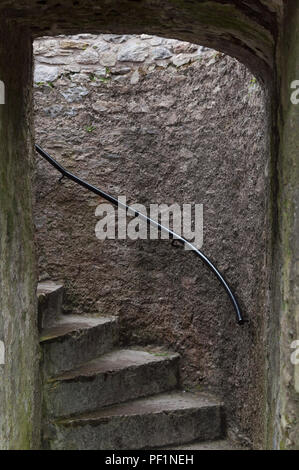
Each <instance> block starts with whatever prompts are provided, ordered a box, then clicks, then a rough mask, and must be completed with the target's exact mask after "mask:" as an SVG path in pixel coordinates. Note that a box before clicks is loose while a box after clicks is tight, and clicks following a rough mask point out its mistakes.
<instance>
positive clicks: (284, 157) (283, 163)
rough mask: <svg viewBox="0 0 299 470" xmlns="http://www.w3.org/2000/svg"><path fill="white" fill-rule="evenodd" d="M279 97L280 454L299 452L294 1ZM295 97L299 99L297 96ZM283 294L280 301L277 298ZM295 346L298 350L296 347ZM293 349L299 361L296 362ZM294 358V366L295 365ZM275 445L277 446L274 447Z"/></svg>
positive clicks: (298, 110) (297, 41) (298, 117)
mask: <svg viewBox="0 0 299 470" xmlns="http://www.w3.org/2000/svg"><path fill="white" fill-rule="evenodd" d="M279 74H280V79H281V97H280V103H281V105H280V113H281V117H282V118H281V120H279V123H278V124H279V134H280V139H281V140H280V155H279V157H280V159H279V163H278V191H279V207H278V224H277V241H278V243H277V246H276V248H277V252H278V253H279V255H280V258H279V264H278V266H279V267H280V270H279V271H278V272H279V276H278V279H277V281H278V283H277V284H278V289H277V290H276V294H277V295H276V297H275V300H276V302H275V312H276V313H277V317H278V318H277V319H278V324H277V329H276V330H277V336H276V337H277V343H278V344H279V350H277V351H276V357H277V354H278V359H277V363H276V369H275V372H276V377H275V380H274V383H277V382H278V390H277V389H276V393H277V395H278V397H279V400H277V402H278V405H277V407H276V409H275V410H274V413H275V421H276V428H275V432H274V445H275V446H276V447H279V448H281V449H294V450H299V363H298V359H299V354H298V340H299V158H298V149H299V145H298V122H299V104H298V101H297V102H296V101H295V102H294V100H293V101H292V100H291V95H292V94H293V93H294V91H295V90H294V89H293V88H291V84H292V83H293V82H294V80H298V79H299V5H298V2H290V8H289V11H288V15H287V16H286V19H285V29H284V36H283V48H282V51H281V63H280V67H279ZM297 90H298V86H297ZM296 97H297V98H298V92H297V95H296ZM279 292H281V293H282V298H281V299H280V298H279ZM294 342H295V344H296V345H297V346H296V349H295V348H294ZM295 350H297V359H296V361H294V355H295ZM291 355H293V361H291ZM272 445H273V444H272Z"/></svg>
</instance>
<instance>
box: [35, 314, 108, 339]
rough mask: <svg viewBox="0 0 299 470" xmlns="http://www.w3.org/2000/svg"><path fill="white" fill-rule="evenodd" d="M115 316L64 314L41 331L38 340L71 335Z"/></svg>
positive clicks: (104, 322)
mask: <svg viewBox="0 0 299 470" xmlns="http://www.w3.org/2000/svg"><path fill="white" fill-rule="evenodd" d="M116 319H117V318H116V317H112V316H111V317H89V316H84V315H64V316H62V317H61V318H59V320H57V321H56V323H55V324H54V325H53V326H51V327H49V328H45V329H43V331H42V334H41V337H40V342H41V343H43V342H45V341H52V340H57V339H59V338H61V337H65V336H67V335H73V334H76V333H77V332H80V331H81V330H86V329H89V328H95V327H97V326H100V325H105V324H106V323H110V322H114V321H116Z"/></svg>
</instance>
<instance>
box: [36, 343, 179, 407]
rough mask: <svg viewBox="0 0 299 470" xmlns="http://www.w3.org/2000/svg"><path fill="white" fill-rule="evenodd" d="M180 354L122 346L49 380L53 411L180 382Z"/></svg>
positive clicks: (102, 403) (142, 393)
mask: <svg viewBox="0 0 299 470" xmlns="http://www.w3.org/2000/svg"><path fill="white" fill-rule="evenodd" d="M178 363H179V355H178V354H173V353H164V354H162V353H159V355H156V354H155V353H150V352H148V351H140V350H136V349H120V350H116V351H113V352H110V353H107V354H104V355H103V356H101V357H99V358H97V359H94V360H92V361H89V362H87V363H85V364H83V365H81V366H80V367H77V368H76V369H74V370H71V371H69V372H66V373H64V374H61V375H59V376H57V377H54V378H51V379H49V380H48V383H47V384H46V387H45V392H46V393H45V397H46V403H47V410H48V413H49V415H54V416H70V415H72V414H75V413H83V412H86V411H92V410H96V409H99V408H101V407H104V406H107V405H112V404H116V403H121V402H125V401H128V400H132V399H135V398H139V397H146V396H149V395H153V394H155V393H162V392H165V391H168V390H172V389H174V388H176V387H177V386H178V375H179V370H178V365H179V364H178Z"/></svg>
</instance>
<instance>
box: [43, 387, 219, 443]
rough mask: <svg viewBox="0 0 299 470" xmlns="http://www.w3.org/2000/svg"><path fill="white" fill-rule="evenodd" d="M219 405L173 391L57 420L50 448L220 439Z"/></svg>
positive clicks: (50, 432) (48, 435) (206, 398)
mask: <svg viewBox="0 0 299 470" xmlns="http://www.w3.org/2000/svg"><path fill="white" fill-rule="evenodd" d="M223 427H224V423H223V410H222V404H221V403H220V402H219V401H218V400H217V399H215V398H213V397H211V396H209V395H207V394H202V393H201V394H199V393H198V394H194V393H188V392H186V393H183V392H173V393H165V394H161V395H156V396H154V397H150V398H146V399H139V400H135V401H131V402H127V403H124V404H121V405H114V406H112V407H107V408H104V409H102V410H99V411H96V412H93V413H86V414H82V415H80V416H76V417H73V418H68V419H64V420H57V421H56V422H54V423H53V424H52V426H51V427H48V429H47V432H46V435H45V437H46V438H48V447H49V448H51V449H61V450H71V449H73V450H84V449H86V450H102V449H104V450H123V449H126V450H130V449H143V448H151V449H154V448H161V446H166V445H175V444H184V443H187V442H193V441H195V440H200V441H203V440H209V441H210V440H216V439H221V438H222V437H223Z"/></svg>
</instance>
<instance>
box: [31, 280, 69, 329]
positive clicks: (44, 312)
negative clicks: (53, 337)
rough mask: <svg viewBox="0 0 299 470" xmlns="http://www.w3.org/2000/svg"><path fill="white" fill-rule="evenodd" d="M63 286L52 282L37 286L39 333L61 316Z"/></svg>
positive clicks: (41, 283)
mask: <svg viewBox="0 0 299 470" xmlns="http://www.w3.org/2000/svg"><path fill="white" fill-rule="evenodd" d="M63 292H64V289H63V286H62V285H60V284H56V283H55V282H52V281H45V282H40V283H39V284H38V286H37V299H38V326H39V331H42V329H43V328H49V327H51V326H52V325H53V324H55V322H56V321H57V320H58V318H59V317H60V316H61V315H62V303H63Z"/></svg>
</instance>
